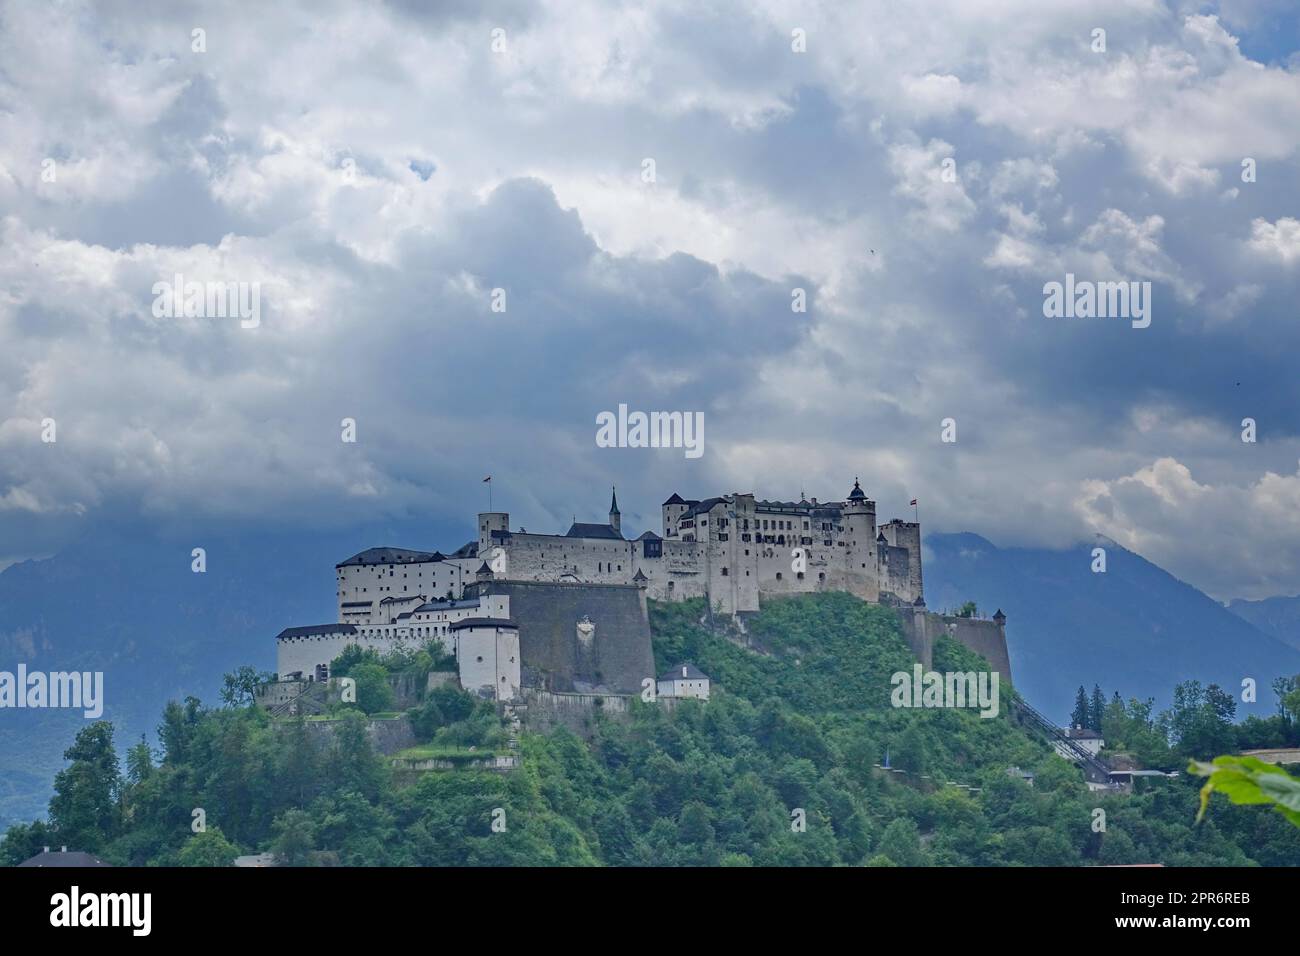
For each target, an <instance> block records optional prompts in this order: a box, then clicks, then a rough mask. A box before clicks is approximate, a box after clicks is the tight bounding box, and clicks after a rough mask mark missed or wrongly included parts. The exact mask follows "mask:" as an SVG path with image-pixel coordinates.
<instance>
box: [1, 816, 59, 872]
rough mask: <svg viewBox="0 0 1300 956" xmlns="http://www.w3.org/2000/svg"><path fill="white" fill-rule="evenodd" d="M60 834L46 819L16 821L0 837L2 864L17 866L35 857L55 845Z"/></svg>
mask: <svg viewBox="0 0 1300 956" xmlns="http://www.w3.org/2000/svg"><path fill="white" fill-rule="evenodd" d="M57 836H58V834H57V833H55V832H54V829H53V828H52V827H51V826H50V825H49V824H48V823H46V822H45V821H44V820H33V821H32V822H31V823H16V824H14V825H13V826H11V827H10V828H9V829H8V830H6V831H5V835H4V839H0V866H17V865H18V864H19V863H21V862H23V861H24V860H27V859H30V858H31V857H34V856H35V855H36V854H37V853H40V852H41V851H42V850H44V849H45V848H46V847H47V846H53V845H54V843H55V842H56V840H55V838H56V837H57Z"/></svg>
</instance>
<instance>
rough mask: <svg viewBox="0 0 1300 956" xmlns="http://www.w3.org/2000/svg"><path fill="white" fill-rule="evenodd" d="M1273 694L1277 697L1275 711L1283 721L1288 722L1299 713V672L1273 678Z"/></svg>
mask: <svg viewBox="0 0 1300 956" xmlns="http://www.w3.org/2000/svg"><path fill="white" fill-rule="evenodd" d="M1272 686H1273V696H1274V697H1276V698H1277V713H1278V716H1279V717H1281V718H1282V720H1283V722H1285V723H1287V724H1290V723H1292V722H1293V721H1294V720H1295V719H1296V714H1297V713H1300V693H1295V692H1296V691H1297V690H1300V674H1298V675H1296V676H1295V677H1275V678H1273V685H1272Z"/></svg>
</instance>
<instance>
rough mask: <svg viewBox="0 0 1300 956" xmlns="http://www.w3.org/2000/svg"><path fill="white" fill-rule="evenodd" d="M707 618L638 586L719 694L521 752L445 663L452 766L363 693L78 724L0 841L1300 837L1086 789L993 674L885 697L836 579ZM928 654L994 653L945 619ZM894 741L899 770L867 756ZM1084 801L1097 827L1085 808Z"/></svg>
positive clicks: (1110, 729) (892, 845)
mask: <svg viewBox="0 0 1300 956" xmlns="http://www.w3.org/2000/svg"><path fill="white" fill-rule="evenodd" d="M707 616H708V610H707V608H705V606H704V604H703V602H701V601H693V602H686V603H684V604H669V605H663V604H658V603H652V605H651V626H652V633H653V637H654V651H655V657H656V663H657V665H658V666H659V667H660V668H663V667H667V666H669V665H670V664H671V663H676V662H678V661H682V660H688V661H692V662H694V663H695V664H697V665H698V666H699V667H700V668H701V669H702V670H703V671H705V672H706V673H708V674H709V675H710V676H711V677H712V678H713V680H714V685H713V696H712V698H711V699H710V700H709V701H708V702H707V703H705V702H699V701H680V702H678V705H677V706H676V707H675V708H674V709H673V710H672V711H671V712H670V711H669V710H667V709H666V708H664V707H662V706H660V705H657V704H645V703H642V702H641V701H640V700H639V699H633V701H632V702H631V709H630V713H629V714H627V715H626V716H625V717H624V716H621V715H617V716H615V715H606V714H597V715H594V716H593V718H592V722H591V733H590V738H589V739H583V738H580V737H578V736H576V735H574V734H573V733H571V732H570V731H568V730H565V729H557V730H555V731H553V732H551V733H550V734H548V735H545V736H543V735H540V734H535V733H524V734H523V735H522V737H521V739H520V742H519V751H518V753H519V757H520V766H519V768H518V769H517V770H515V771H513V772H511V773H507V774H502V773H493V772H489V771H486V770H480V769H475V768H473V767H471V766H469V764H468V761H469V760H470V759H472V758H473V757H474V756H476V755H477V756H482V755H486V754H488V753H492V752H497V751H500V750H503V749H504V748H505V747H506V745H507V730H506V728H505V727H504V725H503V723H502V720H501V718H500V716H499V715H498V713H497V711H496V708H495V706H494V705H493V704H492V703H490V702H485V701H480V700H477V699H476V698H474V697H473V696H471V695H469V694H466V693H464V692H463V691H461V690H459V689H457V688H455V687H450V686H442V687H439V688H437V689H435V690H434V691H432V692H430V693H429V694H427V695H426V696H425V697H424V699H423V700H422V701H421V702H420V703H419V705H418V706H417V707H416V708H414V709H413V710H412V711H411V712H410V713H409V715H408V716H409V718H410V719H411V721H412V726H413V727H414V729H415V732H416V735H417V739H418V740H419V741H420V742H421V746H420V747H419V748H415V749H414V750H412V751H411V752H410V753H409V754H408V756H411V757H415V756H419V755H441V756H447V757H448V758H449V759H452V760H453V762H455V763H457V764H458V765H459V767H458V769H455V770H445V771H444V770H440V771H430V772H422V773H417V772H411V771H408V770H403V771H401V772H397V771H393V770H391V769H390V767H389V761H388V760H387V759H385V758H382V757H380V756H379V755H377V754H376V753H375V752H374V750H373V749H372V747H371V745H370V743H369V740H368V737H367V731H366V726H367V721H366V718H365V717H363V716H362V714H361V713H360V712H359V711H358V710H357V709H355V708H348V709H346V710H345V711H343V712H342V716H341V719H338V720H334V721H330V722H328V724H324V722H311V721H307V720H303V719H299V720H280V721H276V720H273V719H272V718H270V717H269V716H268V715H267V714H266V713H265V712H263V711H261V710H259V709H257V708H255V707H247V706H237V705H236V706H226V707H219V708H214V709H208V708H204V707H203V706H202V705H201V704H200V703H199V701H197V700H194V699H193V698H190V699H187V700H185V701H183V702H180V703H177V702H172V703H169V704H168V705H167V707H166V709H165V710H164V713H163V718H162V722H161V724H160V726H159V742H160V747H161V750H160V753H158V754H154V753H152V752H151V751H150V750H149V747H148V746H147V744H146V743H145V742H143V741H142V742H141V743H139V744H136V745H135V746H134V747H132V748H131V749H130V751H129V752H128V754H127V759H126V768H125V773H119V769H118V767H117V763H116V760H117V758H116V756H115V751H114V749H113V746H112V729H111V727H110V726H109V725H108V724H97V725H92V726H90V727H87V728H86V729H84V730H83V731H82V732H81V733H80V734H78V736H77V740H76V743H75V744H74V746H73V747H72V748H71V749H70V750H69V751H68V755H67V756H68V760H69V766H68V767H67V768H66V769H65V770H64V771H63V772H62V773H60V775H59V778H58V780H57V781H56V794H55V798H54V799H53V800H52V801H51V807H50V820H49V822H48V823H46V822H42V821H36V822H34V823H32V824H30V825H26V826H15V827H11V828H10V830H9V831H8V833H7V834H6V836H5V838H4V839H3V840H2V841H0V860H2V861H3V862H5V863H9V864H12V863H17V862H21V860H23V859H26V858H28V857H30V856H32V855H34V854H35V853H38V852H40V849H41V847H42V846H50V845H62V844H66V845H68V846H69V848H70V849H79V850H89V851H91V852H97V853H99V855H101V856H102V857H103V858H104V859H106V860H107V861H109V862H111V863H114V864H117V865H141V866H143V865H158V866H176V865H227V864H228V862H229V860H230V859H232V858H233V856H234V855H235V854H236V853H252V852H262V851H267V850H270V851H272V852H274V853H275V854H277V856H278V857H279V858H280V859H281V860H282V861H283V862H285V863H287V864H289V865H295V866H324V865H349V866H351V865H374V866H464V865H479V866H514V865H532V866H590V865H612V866H697V865H709V866H777V865H781V866H837V865H851V866H859V865H868V866H927V865H966V866H1021V865H1059V866H1080V865H1096V864H1100V863H1118V862H1123V863H1149V862H1161V863H1165V864H1167V865H1174V866H1193V865H1201V866H1205V865H1215V866H1223V865H1231V866H1239V865H1240V866H1244V865H1249V864H1251V863H1261V864H1266V865H1282V864H1287V863H1290V864H1294V863H1296V862H1297V861H1300V829H1297V828H1295V827H1291V826H1290V825H1289V824H1288V823H1287V821H1286V820H1285V819H1283V818H1282V815H1280V814H1272V813H1264V812H1262V811H1261V810H1260V808H1259V807H1250V806H1244V807H1240V806H1235V805H1233V804H1231V803H1225V802H1222V801H1218V802H1216V805H1211V806H1210V807H1208V809H1207V810H1206V813H1205V821H1204V823H1202V824H1201V825H1200V826H1196V825H1195V823H1194V817H1195V812H1196V807H1197V802H1198V796H1197V793H1196V787H1197V785H1198V783H1199V781H1193V780H1192V779H1191V778H1190V777H1183V778H1179V779H1176V780H1170V781H1168V782H1167V784H1166V785H1164V786H1161V787H1158V788H1153V789H1152V790H1150V791H1149V792H1143V793H1137V794H1134V795H1132V796H1117V795H1111V794H1106V795H1099V794H1093V793H1090V792H1089V791H1088V790H1087V788H1086V786H1085V785H1084V783H1083V780H1082V777H1081V775H1080V773H1079V771H1078V770H1077V769H1076V768H1074V767H1073V766H1071V765H1069V764H1067V763H1066V762H1065V761H1063V760H1061V759H1060V758H1058V757H1056V756H1055V755H1054V754H1052V752H1051V751H1050V749H1049V748H1048V747H1047V746H1046V744H1044V743H1042V742H1041V741H1039V740H1037V739H1036V738H1034V737H1031V736H1029V735H1028V734H1027V733H1026V732H1025V731H1024V730H1023V729H1022V728H1021V727H1020V726H1019V725H1018V724H1016V723H1015V722H1014V721H1013V720H1012V719H1011V717H1010V716H1009V714H1010V712H1011V708H1010V707H1008V706H1006V702H1007V700H1008V698H1009V697H1010V695H1013V694H1014V693H1015V692H1014V689H1013V688H1011V687H1010V686H1007V685H1005V684H1003V685H1002V687H1001V699H1002V703H1003V706H1002V707H1001V711H1000V713H999V715H998V716H996V717H994V718H991V719H985V718H981V717H979V716H978V713H977V712H976V711H974V710H962V711H956V710H948V709H906V708H898V709H896V708H894V707H893V706H891V701H890V695H891V690H892V687H891V683H890V677H891V675H892V674H893V673H894V672H895V671H907V670H910V668H911V665H912V663H913V659H912V656H911V653H910V651H909V650H908V646H907V643H906V641H905V640H904V638H903V635H902V632H901V629H900V626H899V622H898V619H897V618H896V617H895V615H894V614H893V612H892V611H890V610H889V609H887V608H883V607H879V606H876V605H870V604H866V603H864V602H861V601H858V600H856V599H855V598H852V597H850V596H848V595H839V594H824V595H809V596H805V597H800V598H791V599H784V600H775V601H770V602H768V603H767V604H766V605H765V606H764V609H763V611H762V613H760V614H759V615H757V616H756V617H754V618H752V619H751V620H750V621H749V622H748V625H747V629H746V631H747V632H746V633H745V634H743V635H742V634H740V633H738V632H735V631H727V632H723V631H720V630H718V631H715V630H712V629H710V628H709V627H707V626H705V625H704V624H703V623H702V619H703V618H706V617H707ZM431 650H433V649H432V648H426V649H424V650H421V651H416V652H409V653H408V654H406V655H404V656H402V657H400V658H398V657H393V656H390V657H388V658H383V659H380V658H378V657H377V656H376V655H373V654H372V653H369V652H362V651H360V650H358V649H349V650H348V651H345V652H344V654H343V655H341V656H340V658H339V659H338V660H336V661H335V662H334V664H333V669H332V672H333V673H334V674H337V675H340V676H342V675H344V674H346V675H348V676H352V677H353V678H354V679H355V680H357V683H358V691H359V697H360V698H361V703H362V705H363V709H369V710H371V711H373V712H378V711H381V710H386V709H387V708H388V707H390V706H391V701H388V700H386V699H384V698H383V697H382V691H380V690H379V688H380V686H381V685H382V686H383V687H384V688H387V687H388V686H389V685H388V678H389V677H391V676H393V675H395V674H419V673H421V672H427V668H428V667H430V666H436V665H437V660H436V657H435V655H434V654H433V653H430V651H431ZM933 663H934V668H935V669H936V670H940V671H946V670H952V671H970V670H982V669H986V667H987V665H986V663H985V662H984V661H983V660H982V659H981V658H979V657H978V656H977V655H975V654H973V653H972V652H971V651H969V650H968V649H966V648H965V647H962V646H961V645H959V644H957V643H956V642H954V641H952V640H950V639H948V638H947V637H942V638H940V639H939V640H938V641H937V642H936V644H935V647H934V662H933ZM422 669H424V671H422ZM236 673H239V672H236ZM368 686H373V688H374V689H375V692H376V693H377V694H379V695H380V696H379V698H378V699H371V698H369V697H368V696H367V695H368V694H369V693H370V691H369V690H367V689H365V688H367V687H368ZM1094 696H1095V695H1094ZM1180 700H1181V709H1180V710H1178V712H1177V713H1176V714H1174V713H1171V714H1170V715H1168V718H1167V720H1165V719H1164V718H1162V719H1161V720H1157V719H1156V718H1154V717H1153V716H1152V713H1151V706H1150V702H1140V701H1133V700H1130V701H1129V702H1128V703H1127V704H1125V703H1123V702H1122V701H1119V700H1118V699H1117V698H1113V699H1112V700H1111V701H1110V703H1109V704H1107V705H1106V707H1105V708H1104V713H1103V714H1102V724H1103V730H1104V732H1105V734H1106V737H1107V742H1108V745H1110V744H1112V743H1114V744H1115V745H1118V746H1123V747H1126V748H1128V749H1130V750H1131V751H1133V752H1135V753H1140V752H1143V751H1149V752H1150V753H1151V754H1154V755H1155V756H1156V757H1157V758H1160V759H1164V760H1166V761H1169V760H1171V759H1174V758H1173V757H1171V754H1172V753H1173V751H1171V749H1170V747H1169V743H1168V741H1167V740H1166V738H1165V737H1164V736H1163V734H1162V726H1168V727H1169V728H1171V729H1174V728H1176V729H1177V731H1178V733H1179V738H1178V740H1179V745H1182V743H1183V742H1184V741H1187V742H1190V741H1194V740H1203V739H1210V740H1213V739H1216V736H1215V735H1216V734H1218V733H1219V732H1220V731H1219V730H1218V725H1219V724H1222V723H1224V721H1225V717H1224V714H1225V713H1226V707H1225V706H1224V702H1223V701H1222V699H1221V698H1220V697H1219V696H1217V695H1214V694H1211V693H1210V688H1205V689H1202V690H1200V691H1199V692H1198V691H1196V690H1195V688H1185V689H1184V693H1183V695H1182V697H1181V698H1180ZM1085 703H1086V704H1088V706H1089V707H1091V702H1090V701H1087V699H1086V697H1085ZM1283 719H1284V718H1283V716H1282V715H1276V716H1275V717H1273V718H1270V720H1276V721H1279V722H1281V721H1282V720H1283ZM1162 722H1163V723H1162ZM1227 726H1229V728H1230V729H1231V725H1230V724H1229V725H1227ZM1268 726H1269V727H1270V728H1271V727H1273V725H1272V724H1269V725H1268ZM1257 730H1258V728H1257ZM1198 735H1199V736H1198ZM1188 745H1189V746H1190V743H1188ZM1198 746H1199V744H1198ZM886 752H888V753H889V754H890V758H891V760H890V762H891V765H892V766H893V768H894V770H895V771H897V772H890V771H887V770H884V769H882V768H881V767H880V766H879V765H880V764H881V763H883V761H884V755H885V754H886ZM1012 766H1018V767H1023V768H1027V769H1032V770H1033V771H1034V773H1035V774H1036V779H1035V785H1034V786H1032V787H1031V786H1028V785H1027V784H1026V783H1025V782H1023V781H1022V780H1019V779H1014V778H1012V777H1011V776H1009V775H1008V773H1007V769H1008V768H1009V767H1012ZM1258 775H1259V776H1264V775H1269V776H1270V777H1273V776H1276V771H1259V772H1258ZM950 781H951V782H953V783H956V784H960V785H962V786H961V787H957V786H950V785H949V782H950ZM1265 786H1267V785H1265ZM966 788H975V789H974V790H968V789H966ZM1098 806H1100V807H1103V808H1104V809H1105V810H1106V814H1107V830H1106V832H1105V833H1101V834H1098V833H1093V832H1092V830H1091V827H1090V823H1091V821H1092V811H1093V809H1094V808H1095V807H1098ZM194 807H203V808H205V810H206V812H207V819H208V820H209V822H210V829H209V830H208V832H207V833H205V834H199V835H195V834H193V833H191V832H190V822H191V811H192V809H193V808H194ZM494 821H495V822H496V823H497V828H496V829H494ZM211 824H219V827H220V829H219V830H218V829H217V828H216V826H211Z"/></svg>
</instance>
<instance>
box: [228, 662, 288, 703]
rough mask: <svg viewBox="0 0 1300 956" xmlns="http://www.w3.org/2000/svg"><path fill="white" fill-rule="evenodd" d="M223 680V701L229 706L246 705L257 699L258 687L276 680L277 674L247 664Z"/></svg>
mask: <svg viewBox="0 0 1300 956" xmlns="http://www.w3.org/2000/svg"><path fill="white" fill-rule="evenodd" d="M221 680H222V685H223V686H222V688H221V702H222V703H223V704H225V705H226V706H227V707H246V706H247V705H249V704H251V703H253V701H254V700H255V699H256V697H257V688H258V687H259V686H260V685H262V684H266V683H269V682H270V681H273V680H275V675H274V674H272V673H270V672H268V671H259V670H258V669H257V668H256V667H248V666H247V665H245V666H244V667H241V668H239V669H238V670H236V671H234V672H233V673H230V674H226V675H225V676H224V677H223V678H222V679H221Z"/></svg>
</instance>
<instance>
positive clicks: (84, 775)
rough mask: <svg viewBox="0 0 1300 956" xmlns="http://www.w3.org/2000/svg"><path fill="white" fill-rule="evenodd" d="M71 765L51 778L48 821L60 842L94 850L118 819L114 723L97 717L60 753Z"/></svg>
mask: <svg viewBox="0 0 1300 956" xmlns="http://www.w3.org/2000/svg"><path fill="white" fill-rule="evenodd" d="M63 759H64V760H70V761H72V763H71V765H70V766H68V767H66V768H65V769H63V770H60V771H59V773H58V774H57V775H56V776H55V778H54V796H53V797H51V798H50V822H51V823H52V824H53V825H54V829H56V830H57V831H58V832H59V842H60V843H62V844H64V845H66V846H70V847H74V848H76V849H78V850H83V851H86V852H93V851H95V850H98V849H99V848H100V847H102V846H103V845H104V844H105V843H107V842H108V841H109V840H110V839H112V838H113V836H114V835H115V833H116V831H117V822H118V790H119V781H118V762H117V751H116V750H114V749H113V725H112V724H111V723H109V722H108V721H105V720H98V721H96V722H95V723H93V724H91V725H90V726H89V727H85V728H83V729H82V730H81V731H79V732H78V733H77V738H76V740H75V741H74V742H73V744H72V746H71V747H69V748H68V749H67V750H65V751H64V752H63Z"/></svg>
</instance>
